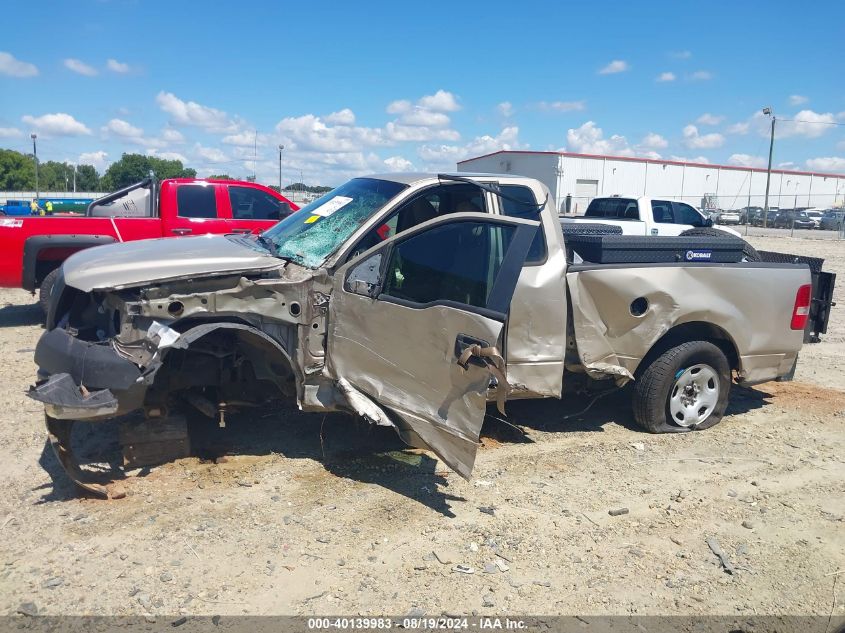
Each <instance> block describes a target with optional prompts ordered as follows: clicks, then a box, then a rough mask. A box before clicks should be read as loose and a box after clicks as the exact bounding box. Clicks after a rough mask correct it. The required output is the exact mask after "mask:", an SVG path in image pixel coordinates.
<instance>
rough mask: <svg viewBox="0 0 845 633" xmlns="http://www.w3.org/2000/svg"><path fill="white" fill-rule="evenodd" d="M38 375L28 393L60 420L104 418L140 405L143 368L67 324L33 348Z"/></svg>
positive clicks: (49, 332)
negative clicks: (70, 329) (78, 335)
mask: <svg viewBox="0 0 845 633" xmlns="http://www.w3.org/2000/svg"><path fill="white" fill-rule="evenodd" d="M35 363H36V364H37V365H38V377H39V381H38V383H37V384H36V385H34V386H33V387H31V388H30V390H29V392H28V394H27V395H28V396H29V397H30V398H32V399H33V400H37V401H39V402H43V403H44V405H45V408H46V412H47V415H49V416H51V417H54V418H57V419H60V420H79V419H107V418H111V417H114V416H116V415H121V414H123V413H128V412H130V411H133V410H135V409H138V408H140V407H141V405H142V404H143V401H144V395H145V393H146V389H147V384H146V381H144V379H143V376H142V374H141V370H140V369H139V368H138V366H137V365H135V364H134V363H132V362H131V361H128V360H126V359H125V358H123V357H122V356H120V355H119V354H118V353H117V352H116V351H115V350H114V349H113V348H112V347H111V346H110V345H108V344H105V343H90V342H88V341H81V340H79V339H77V338H75V337H73V336H72V335H71V334H69V333H68V332H67V331H66V330H62V329H54V330H50V331H48V332H45V333H44V334H42V336H41V338H40V339H39V341H38V345H37V346H36V348H35Z"/></svg>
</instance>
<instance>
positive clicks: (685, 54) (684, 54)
mask: <svg viewBox="0 0 845 633" xmlns="http://www.w3.org/2000/svg"><path fill="white" fill-rule="evenodd" d="M669 56H670V57H673V58H675V59H689V58H690V57H692V53H691V52H690V51H673V52H671V53H669Z"/></svg>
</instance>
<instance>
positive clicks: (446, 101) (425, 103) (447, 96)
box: [417, 90, 461, 112]
mask: <svg viewBox="0 0 845 633" xmlns="http://www.w3.org/2000/svg"><path fill="white" fill-rule="evenodd" d="M417 105H419V106H420V107H422V108H425V109H427V110H434V111H435V112H457V111H458V110H460V109H461V106H460V104H459V103H458V100H457V98H456V97H455V95H453V94H452V93H451V92H448V91H446V90H438V91H437V92H435V93H434V94H433V95H426V96H424V97H421V98H420V100H419V101H418V102H417Z"/></svg>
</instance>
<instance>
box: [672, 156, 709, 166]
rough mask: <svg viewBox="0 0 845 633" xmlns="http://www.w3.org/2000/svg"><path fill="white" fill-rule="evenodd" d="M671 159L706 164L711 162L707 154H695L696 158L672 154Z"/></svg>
mask: <svg viewBox="0 0 845 633" xmlns="http://www.w3.org/2000/svg"><path fill="white" fill-rule="evenodd" d="M669 160H674V161H677V162H679V163H704V164H705V165H707V164H709V163H710V160H709V159H708V158H707V157H706V156H695V157H694V158H687V157H686V156H674V155H672V156H670V157H669Z"/></svg>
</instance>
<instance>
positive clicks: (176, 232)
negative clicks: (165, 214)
mask: <svg viewBox="0 0 845 633" xmlns="http://www.w3.org/2000/svg"><path fill="white" fill-rule="evenodd" d="M170 232H171V233H173V234H174V235H187V234H188V233H192V232H193V231H192V230H191V229H170Z"/></svg>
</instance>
